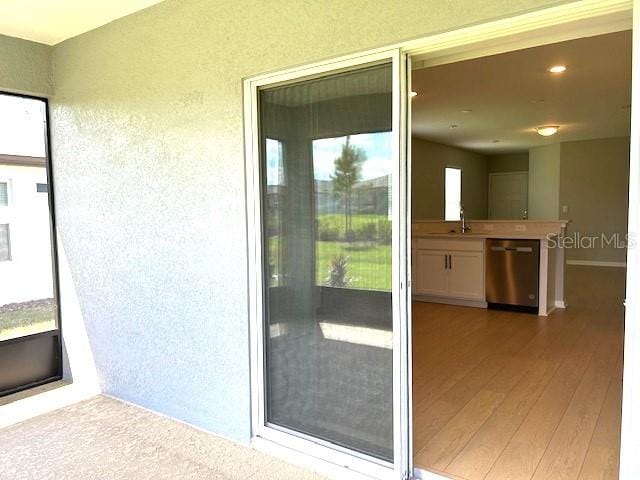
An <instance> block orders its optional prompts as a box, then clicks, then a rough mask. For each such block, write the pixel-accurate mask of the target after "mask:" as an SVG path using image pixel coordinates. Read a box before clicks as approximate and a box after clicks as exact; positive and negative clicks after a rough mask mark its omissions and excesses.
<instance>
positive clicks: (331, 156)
mask: <svg viewBox="0 0 640 480" xmlns="http://www.w3.org/2000/svg"><path fill="white" fill-rule="evenodd" d="M396 68H397V64H396V65H394V61H393V59H392V58H386V59H384V58H383V59H380V60H378V61H376V62H373V63H364V64H361V65H357V66H354V67H351V68H346V69H340V70H333V71H328V72H322V73H320V74H316V75H312V76H306V77H303V78H295V79H293V80H291V81H285V82H278V83H276V84H271V83H269V82H266V84H265V85H257V86H255V91H254V92H253V99H254V101H255V107H256V108H255V110H254V112H255V119H254V120H255V121H254V123H253V126H254V128H255V136H254V138H253V140H254V143H253V147H252V148H254V149H255V153H256V155H255V157H254V162H255V163H254V165H253V166H254V167H255V168H254V173H255V175H254V177H253V183H252V188H253V191H254V194H255V195H256V198H254V206H255V208H256V211H255V216H254V218H255V219H256V224H255V227H256V230H255V232H254V233H255V238H256V244H255V245H254V246H255V247H256V249H257V250H256V251H257V252H259V260H258V261H257V262H256V265H255V274H256V278H257V279H258V282H257V283H256V290H257V291H256V292H255V293H256V297H255V299H256V311H255V312H256V328H257V330H258V334H257V336H256V341H257V343H258V345H257V349H256V352H257V355H259V360H258V361H257V362H256V369H257V372H256V375H257V376H258V378H259V381H258V384H259V388H260V392H259V395H258V397H259V399H258V405H257V408H258V410H259V415H258V417H259V418H258V422H259V425H258V433H259V434H260V435H265V436H266V437H270V438H272V439H276V440H278V441H283V440H284V442H285V443H287V444H288V445H289V446H292V445H298V446H303V445H304V442H310V443H312V444H314V446H321V447H324V448H326V449H328V450H327V453H329V454H330V456H331V457H332V458H335V456H334V455H335V454H336V453H338V452H342V453H343V454H345V455H350V456H352V457H353V458H357V459H360V460H362V461H363V462H369V463H371V464H372V465H375V466H377V467H379V468H381V469H388V470H389V471H390V472H393V471H394V465H396V464H397V463H398V458H397V456H398V454H399V448H400V447H399V446H400V445H401V444H404V443H405V442H403V441H402V439H401V438H398V437H401V436H403V433H402V431H401V430H402V429H401V428H400V425H399V423H400V422H399V411H400V405H399V403H400V402H402V401H403V399H401V396H400V394H399V389H398V388H397V386H398V385H399V382H400V377H401V376H402V375H403V371H402V369H401V368H400V358H401V351H400V350H401V346H400V341H399V340H400V338H401V336H400V331H399V330H400V328H401V327H400V318H399V314H398V311H399V310H398V306H399V304H400V301H401V298H400V296H401V295H402V294H401V292H400V285H399V282H398V278H399V273H398V269H399V258H400V257H399V244H400V242H399V232H400V225H399V222H400V219H399V215H397V209H398V202H399V197H400V191H399V190H400V189H399V186H398V185H399V178H398V177H399V171H400V169H399V149H398V145H399V142H398V137H399V133H398V126H397V123H398V118H399V117H398V112H397V107H398V105H397V101H395V100H394V88H395V89H397V81H396V80H395V76H396V75H397V74H396ZM287 439H288V440H290V441H288V440H287ZM291 439H293V440H291ZM303 448H304V447H303ZM363 470H365V471H366V470H367V469H366V468H364V469H363Z"/></svg>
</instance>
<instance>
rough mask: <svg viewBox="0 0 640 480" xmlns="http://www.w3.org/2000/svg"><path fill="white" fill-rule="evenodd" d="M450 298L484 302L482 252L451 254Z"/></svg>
mask: <svg viewBox="0 0 640 480" xmlns="http://www.w3.org/2000/svg"><path fill="white" fill-rule="evenodd" d="M449 254H450V255H451V257H450V258H451V265H450V266H449V267H450V270H449V296H451V297H455V298H462V299H468V300H484V297H485V294H484V255H483V254H482V252H450V253H449Z"/></svg>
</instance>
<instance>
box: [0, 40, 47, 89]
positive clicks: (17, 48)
mask: <svg viewBox="0 0 640 480" xmlns="http://www.w3.org/2000/svg"><path fill="white" fill-rule="evenodd" d="M51 55H52V48H51V47H50V46H48V45H43V44H41V43H36V42H30V41H28V40H22V39H20V38H14V37H7V36H6V35H0V91H4V92H13V93H24V94H31V95H38V96H48V95H51V94H52V93H53V82H52V74H51Z"/></svg>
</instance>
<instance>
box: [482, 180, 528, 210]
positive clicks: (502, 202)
mask: <svg viewBox="0 0 640 480" xmlns="http://www.w3.org/2000/svg"><path fill="white" fill-rule="evenodd" d="M528 195H529V174H528V173H527V172H509V173H490V174H489V219H491V220H515V219H521V218H522V219H525V218H527V208H528V207H527V205H528Z"/></svg>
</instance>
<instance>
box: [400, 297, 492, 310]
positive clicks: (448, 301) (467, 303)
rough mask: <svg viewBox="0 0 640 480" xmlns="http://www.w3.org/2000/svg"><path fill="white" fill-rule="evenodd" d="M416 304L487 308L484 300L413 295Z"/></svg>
mask: <svg viewBox="0 0 640 480" xmlns="http://www.w3.org/2000/svg"><path fill="white" fill-rule="evenodd" d="M412 299H413V301H415V302H427V303H443V304H445V305H457V306H459V307H474V308H487V306H488V305H487V302H485V301H484V300H465V299H461V298H449V297H436V296H433V297H432V296H431V295H418V294H416V295H412Z"/></svg>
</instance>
